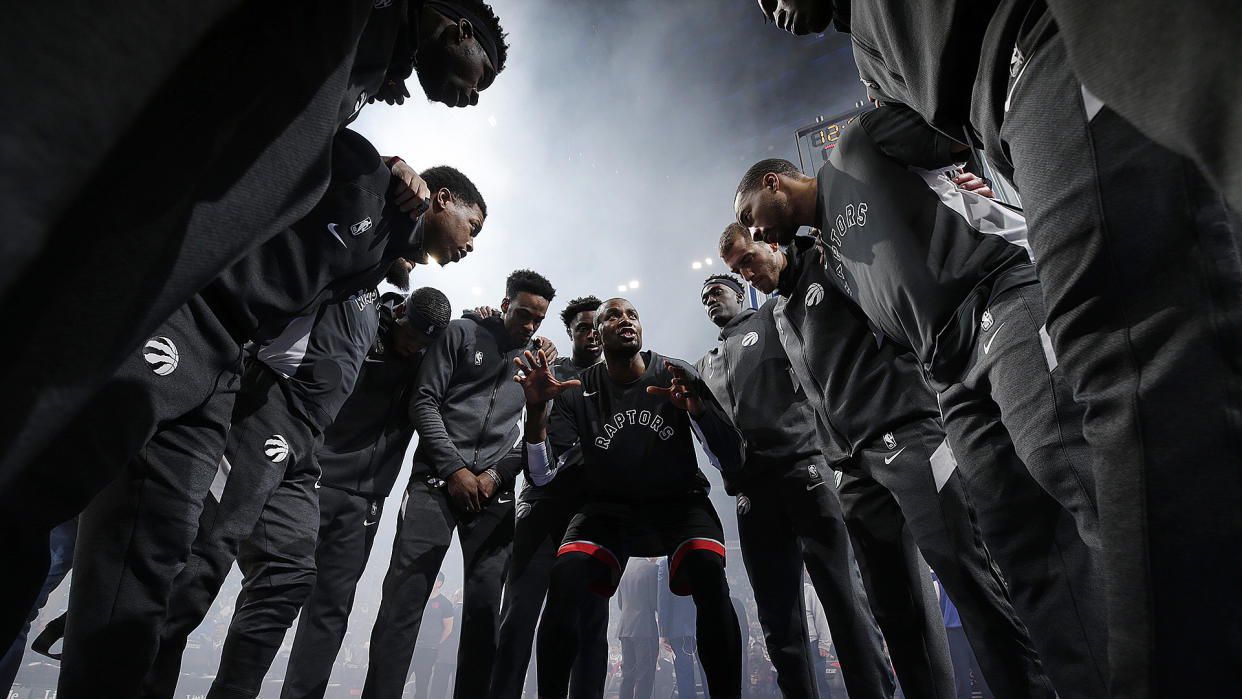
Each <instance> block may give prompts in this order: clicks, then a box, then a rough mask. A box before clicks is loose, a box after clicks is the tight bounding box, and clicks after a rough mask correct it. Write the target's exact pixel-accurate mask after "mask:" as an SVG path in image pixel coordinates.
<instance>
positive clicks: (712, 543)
mask: <svg viewBox="0 0 1242 699" xmlns="http://www.w3.org/2000/svg"><path fill="white" fill-rule="evenodd" d="M691 551H712V552H713V553H716V554H718V555H719V556H720V557H721V558H724V557H725V547H724V544H722V543H720V542H719V541H716V540H715V539H687V540H686V541H683V542H682V543H681V546H678V547H677V550H676V551H674V552H673V557H672V558H671V559H670V560H669V562H668V577H669V580H672V579H673V578H674V577H676V575H677V566H678V565H680V564H681V559H683V558H685V557H686V554H688V553H690V552H691Z"/></svg>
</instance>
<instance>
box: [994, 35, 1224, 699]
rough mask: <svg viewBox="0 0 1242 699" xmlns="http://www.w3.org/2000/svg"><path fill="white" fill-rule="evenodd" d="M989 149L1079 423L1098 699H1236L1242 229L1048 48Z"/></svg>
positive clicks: (1191, 174)
mask: <svg viewBox="0 0 1242 699" xmlns="http://www.w3.org/2000/svg"><path fill="white" fill-rule="evenodd" d="M1207 99H1209V100H1210V97H1208V98H1207ZM1214 107H1215V105H1208V106H1207V107H1205V109H1207V108H1214ZM1182 118H1183V119H1185V120H1189V121H1194V114H1193V112H1191V113H1187V114H1186V115H1185V116H1184V117H1182ZM1049 133H1054V134H1055V138H1048V134H1049ZM1000 138H1001V140H1002V142H1003V143H1004V145H1005V147H1006V149H1007V151H1008V153H1009V154H1010V155H1011V158H1012V163H1013V168H1014V180H1015V183H1016V184H1017V185H1018V188H1019V190H1020V191H1021V194H1022V199H1023V205H1024V207H1025V211H1026V215H1027V222H1028V225H1029V227H1030V231H1029V240H1030V244H1031V248H1032V250H1033V251H1034V254H1035V259H1036V260H1037V265H1038V269H1039V278H1040V282H1041V287H1042V290H1043V294H1044V299H1045V300H1046V302H1047V308H1048V332H1049V334H1050V336H1051V338H1052V346H1053V348H1054V349H1055V350H1056V356H1057V359H1058V360H1059V362H1060V365H1061V367H1062V368H1063V369H1064V371H1065V374H1066V376H1067V377H1068V379H1069V383H1070V386H1071V387H1072V389H1073V392H1074V397H1075V398H1076V399H1077V400H1078V401H1079V402H1080V403H1082V404H1083V405H1084V407H1085V408H1086V417H1085V421H1084V433H1085V435H1086V439H1087V443H1088V444H1089V445H1090V446H1091V448H1092V451H1093V453H1094V456H1095V464H1094V474H1095V482H1096V487H1097V492H1098V493H1099V510H1100V549H1101V551H1102V557H1101V566H1102V576H1101V579H1102V580H1103V581H1104V585H1105V592H1106V595H1107V614H1108V624H1109V664H1110V677H1109V683H1110V685H1109V690H1110V692H1111V694H1112V695H1113V696H1116V697H1126V698H1127V699H1135V698H1137V699H1142V698H1143V697H1163V696H1191V695H1200V696H1225V695H1228V694H1232V693H1236V691H1237V676H1238V673H1237V659H1238V658H1239V657H1242V634H1240V633H1238V629H1239V628H1242V605H1238V604H1237V591H1238V589H1239V588H1240V587H1242V556H1237V555H1224V552H1236V551H1239V550H1242V262H1240V260H1242V255H1240V254H1239V239H1240V233H1242V224H1240V222H1239V219H1238V216H1237V214H1236V213H1235V212H1233V211H1230V210H1229V209H1227V208H1226V207H1225V205H1224V201H1223V200H1222V198H1221V197H1220V195H1219V194H1218V193H1217V192H1215V191H1213V190H1212V189H1211V188H1210V187H1209V186H1208V185H1207V182H1206V181H1205V180H1204V178H1203V177H1202V176H1201V175H1200V173H1199V172H1198V171H1197V170H1196V168H1195V167H1194V165H1193V164H1192V163H1190V162H1189V161H1187V160H1186V159H1185V158H1182V157H1179V156H1177V155H1175V154H1173V153H1172V152H1170V151H1168V150H1166V149H1164V148H1162V147H1160V146H1158V145H1156V144H1155V143H1153V142H1152V141H1150V140H1149V139H1147V138H1145V137H1144V136H1143V135H1142V134H1141V133H1139V132H1138V131H1137V130H1136V129H1134V128H1133V127H1132V126H1131V125H1130V124H1129V123H1127V122H1126V121H1125V120H1124V119H1122V118H1121V117H1120V116H1118V115H1117V114H1116V113H1115V112H1113V111H1112V110H1111V109H1109V108H1108V107H1107V106H1106V105H1102V104H1099V103H1098V102H1096V101H1095V100H1094V98H1093V97H1092V96H1091V95H1089V94H1087V93H1084V91H1083V90H1082V87H1081V85H1080V84H1079V83H1078V81H1077V79H1076V78H1075V77H1074V75H1073V74H1072V73H1071V71H1070V69H1069V65H1068V61H1067V60H1066V57H1065V52H1064V49H1063V47H1062V45H1061V42H1060V40H1059V39H1053V40H1052V41H1051V42H1050V43H1049V44H1047V45H1046V46H1044V47H1043V48H1042V49H1040V50H1039V51H1037V52H1036V53H1035V54H1034V55H1033V56H1032V57H1031V58H1030V59H1029V62H1028V64H1027V65H1026V67H1025V70H1024V71H1023V72H1022V75H1021V77H1020V79H1019V80H1018V81H1017V83H1016V84H1015V85H1014V86H1013V89H1012V103H1011V107H1010V110H1009V112H1008V114H1006V116H1005V122H1004V126H1003V127H1002V128H1001V132H1000ZM990 683H991V681H990V678H989V684H990ZM993 691H996V693H997V695H1000V694H1001V692H1000V691H999V690H997V689H996V687H993Z"/></svg>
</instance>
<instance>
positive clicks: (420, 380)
mask: <svg viewBox="0 0 1242 699" xmlns="http://www.w3.org/2000/svg"><path fill="white" fill-rule="evenodd" d="M527 349H530V350H532V351H533V350H534V349H535V345H534V344H533V341H532V342H531V343H526V344H520V343H518V342H517V341H515V340H514V339H513V338H512V337H511V336H510V335H509V333H508V331H506V330H505V326H504V321H503V320H501V318H500V316H492V317H491V318H486V319H483V318H480V317H479V316H477V315H475V314H474V313H471V312H467V313H465V314H464V317H462V318H458V319H456V320H454V321H452V322H450V323H449V325H448V328H447V329H446V330H445V331H444V334H443V335H442V336H441V337H439V338H438V339H437V340H436V341H435V343H433V344H432V346H431V347H430V348H428V350H427V354H426V356H425V357H424V358H423V364H422V366H421V367H419V370H418V376H417V378H416V383H417V387H416V389H415V391H414V394H413V398H412V400H411V402H410V421H411V422H413V423H414V428H415V429H416V430H418V449H417V450H416V451H415V452H414V471H413V475H414V476H420V475H432V476H435V477H437V478H440V479H447V478H448V477H449V475H450V474H452V473H453V472H455V471H458V470H460V469H463V468H464V469H469V470H470V472H471V473H476V474H477V473H482V472H483V471H485V470H487V469H488V468H492V467H497V469H498V470H500V471H501V473H500V476H501V479H502V481H503V482H504V486H505V487H512V485H513V480H514V478H515V477H516V476H517V470H518V469H519V468H520V459H506V460H505V461H504V462H501V457H503V456H505V455H506V454H507V453H509V451H510V450H512V449H513V447H514V446H515V445H516V444H517V441H518V438H519V437H520V436H521V433H522V430H521V425H520V424H519V420H520V419H521V415H522V408H524V407H525V406H526V396H525V394H524V393H523V392H522V387H521V385H520V384H518V383H517V382H516V381H514V380H513V377H514V376H515V375H516V374H517V365H515V364H514V362H513V360H514V358H516V357H518V356H520V355H521V354H522V353H523V352H524V351H526V350H527ZM502 464H503V468H502V467H501V465H502Z"/></svg>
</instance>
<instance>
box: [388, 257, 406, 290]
mask: <svg viewBox="0 0 1242 699" xmlns="http://www.w3.org/2000/svg"><path fill="white" fill-rule="evenodd" d="M384 281H386V282H388V283H389V284H392V285H393V286H395V287H397V288H398V289H400V290H402V291H409V290H410V270H409V268H408V267H406V266H405V260H394V261H393V263H392V264H391V265H389V266H388V271H387V272H385V273H384Z"/></svg>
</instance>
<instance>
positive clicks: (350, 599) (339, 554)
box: [280, 485, 384, 699]
mask: <svg viewBox="0 0 1242 699" xmlns="http://www.w3.org/2000/svg"><path fill="white" fill-rule="evenodd" d="M315 492H316V493H318V495H319V543H318V544H317V545H316V548H315V586H314V588H313V589H312V590H311V593H310V596H309V597H307V599H306V602H305V604H303V605H302V614H301V616H300V618H299V620H298V630H297V633H296V634H294V636H293V648H292V649H291V650H290V651H289V665H288V668H287V669H286V670H285V683H284V685H283V686H282V687H281V689H280V696H281V699H303V698H306V699H311V698H313V699H322V697H323V696H324V693H325V692H326V691H327V689H328V680H329V679H330V678H331V675H332V665H333V663H335V662H336V656H337V653H339V652H340V650H341V643H342V642H343V641H344V640H345V631H346V628H347V625H348V623H349V613H350V611H351V610H352V609H353V606H354V593H355V592H356V589H357V587H358V580H359V579H360V578H361V577H362V573H363V571H364V570H365V569H366V567H367V558H368V557H369V556H370V554H371V546H372V544H373V543H374V541H375V530H376V528H377V527H378V526H379V524H378V523H379V519H380V515H381V514H382V513H383V504H384V501H383V500H382V499H379V498H377V497H375V496H367V495H356V494H354V493H348V492H345V491H343V490H337V489H336V488H332V487H329V486H326V485H325V486H323V487H321V488H319V489H317V490H316V491H315Z"/></svg>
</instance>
